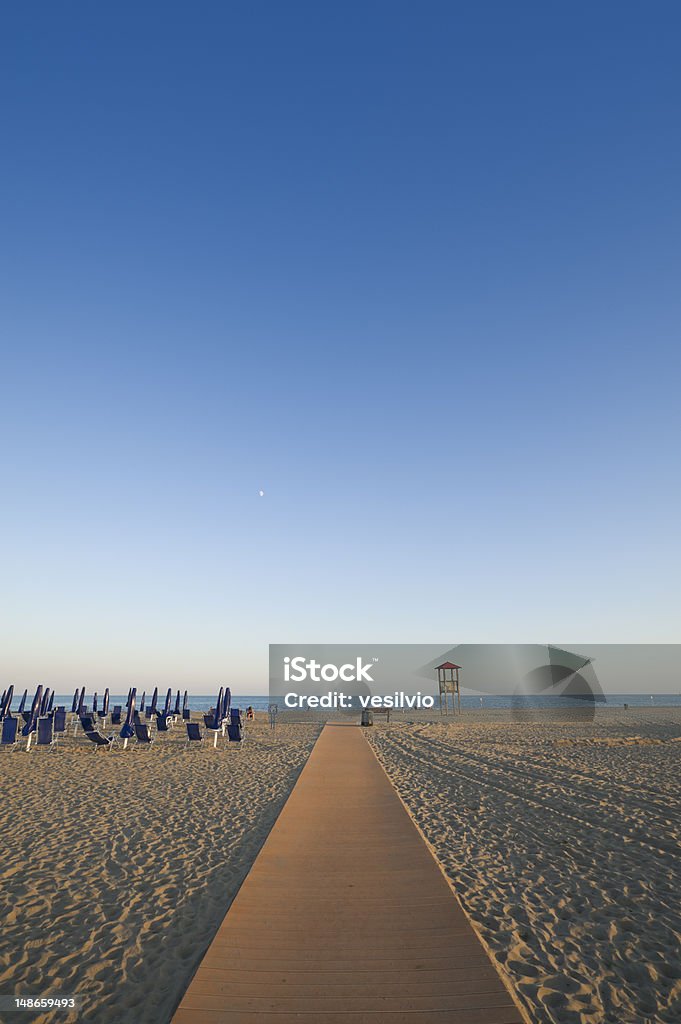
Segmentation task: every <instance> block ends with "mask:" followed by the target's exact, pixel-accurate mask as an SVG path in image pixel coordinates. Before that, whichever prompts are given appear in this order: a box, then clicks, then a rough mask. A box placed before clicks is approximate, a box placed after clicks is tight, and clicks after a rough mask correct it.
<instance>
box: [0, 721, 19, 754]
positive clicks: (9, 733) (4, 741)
mask: <svg viewBox="0 0 681 1024" xmlns="http://www.w3.org/2000/svg"><path fill="white" fill-rule="evenodd" d="M18 728H19V719H18V718H12V717H11V715H7V717H6V718H3V720H2V735H1V736H0V747H12V748H14V749H16V746H17V742H18Z"/></svg>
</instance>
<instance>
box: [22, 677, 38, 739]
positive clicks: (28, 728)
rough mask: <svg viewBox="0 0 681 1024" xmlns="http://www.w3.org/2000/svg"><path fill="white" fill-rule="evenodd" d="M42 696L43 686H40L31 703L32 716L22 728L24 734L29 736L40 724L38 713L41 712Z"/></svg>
mask: <svg viewBox="0 0 681 1024" xmlns="http://www.w3.org/2000/svg"><path fill="white" fill-rule="evenodd" d="M42 697H43V688H42V686H39V687H38V689H37V690H36V691H35V697H34V698H33V703H32V704H31V717H30V718H29V720H28V722H27V723H26V725H25V726H24V728H23V729H22V730H21V735H22V736H28V735H29V734H30V733H32V732H35V730H36V727H37V724H38V715H39V714H40V702H41V701H42Z"/></svg>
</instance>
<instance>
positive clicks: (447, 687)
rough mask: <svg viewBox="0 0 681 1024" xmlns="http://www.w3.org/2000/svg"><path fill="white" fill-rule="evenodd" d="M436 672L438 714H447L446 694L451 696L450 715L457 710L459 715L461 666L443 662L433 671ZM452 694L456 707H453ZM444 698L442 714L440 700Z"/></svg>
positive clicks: (451, 662)
mask: <svg viewBox="0 0 681 1024" xmlns="http://www.w3.org/2000/svg"><path fill="white" fill-rule="evenodd" d="M435 671H436V672H437V685H438V689H439V691H440V714H443V713H444V714H445V715H448V714H449V704H448V696H447V695H448V694H450V693H451V695H452V714H454V713H455V712H456V710H457V709H458V712H459V714H461V692H460V690H459V672H460V671H461V665H455V664H454V662H453V661H443V662H442V664H441V665H438V666H437V667H436V669H435ZM454 694H456V707H455V705H454ZM443 697H444V712H443V709H442V698H443Z"/></svg>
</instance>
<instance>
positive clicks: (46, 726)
mask: <svg viewBox="0 0 681 1024" xmlns="http://www.w3.org/2000/svg"><path fill="white" fill-rule="evenodd" d="M55 744H56V739H55V735H54V721H53V720H52V719H51V718H47V717H46V716H45V717H44V718H39V719H38V730H37V736H36V746H37V747H49V748H50V750H54V748H55ZM29 747H30V736H29V743H28V746H27V747H26V749H27V750H28V749H29Z"/></svg>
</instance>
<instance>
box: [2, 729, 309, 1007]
mask: <svg viewBox="0 0 681 1024" xmlns="http://www.w3.org/2000/svg"><path fill="white" fill-rule="evenodd" d="M71 732H72V730H71ZM318 732H319V726H318V725H304V724H302V725H301V724H298V725H295V726H294V725H286V724H282V725H278V726H277V729H276V731H275V732H274V733H271V732H270V730H269V727H268V725H267V716H266V715H259V716H258V719H257V721H256V722H255V723H247V729H246V733H247V739H246V742H245V743H244V745H243V747H241V748H237V747H236V745H235V744H231V745H227V744H224V741H222V740H221V741H220V748H219V749H218V750H217V751H216V750H213V748H212V745H210V746H209V745H208V743H209V742H210V741H208V742H207V743H206V744H205V745H204V747H203V748H201V749H195V748H192V749H189V750H185V746H184V739H185V731H184V729H183V728H182V727H181V724H180V723H178V725H177V726H176V728H175V729H174V730H172V731H170V732H169V733H168V734H167V735H161V736H160V737H159V739H158V741H157V742H155V743H154V745H153V747H152V748H151V749H134V746H133V747H131V748H130V749H128V750H126V751H122V750H120V749H119V750H114V751H113V752H111V753H108V752H97V753H93V747H92V745H91V744H90V743H88V741H87V740H86V739H85V737H77V738H75V739H74V738H73V737H72V735H69V737H67V739H66V741H65V742H64V745H63V747H62V748H61V749H59V750H58V751H57V752H49V751H47V750H36V749H33V750H31V752H30V753H28V754H26V753H24V752H19V751H16V752H13V751H7V750H3V751H1V752H0V754H1V756H2V766H1V768H0V771H1V772H2V792H3V798H2V801H1V804H0V828H1V830H2V837H3V848H2V860H1V862H0V879H1V881H2V885H1V889H0V919H1V920H2V928H1V930H0V932H1V936H2V938H1V940H0V991H2V992H3V993H15V994H18V995H31V996H40V995H58V994H64V995H80V996H82V998H83V1006H82V1009H81V1011H80V1013H78V1014H71V1015H66V1014H64V1013H63V1012H62V1013H59V1014H58V1015H57V1014H51V1015H47V1014H32V1013H25V1014H23V1016H24V1017H25V1018H26V1019H27V1020H28V1019H30V1020H32V1021H43V1020H44V1021H47V1020H57V1019H58V1020H59V1021H61V1022H64V1024H65V1022H67V1021H68V1022H71V1021H79V1022H82V1021H88V1022H89V1021H92V1022H97V1024H129V1022H132V1021H135V1022H139V1024H162V1022H165V1021H168V1020H169V1019H170V1015H171V1014H172V1012H173V1010H174V1008H175V1006H176V1005H177V1003H178V1002H179V1000H180V997H181V995H182V993H183V992H184V989H185V988H186V986H187V984H188V982H189V980H190V978H191V976H192V974H193V973H194V971H195V969H196V966H197V965H198V963H199V961H200V960H201V957H202V956H203V953H204V952H205V949H206V947H207V946H208V944H209V942H210V940H211V939H212V937H213V935H214V933H215V930H216V929H217V927H218V925H219V923H220V921H221V920H222V918H223V916H224V914H225V912H226V910H227V908H228V906H229V904H230V902H231V900H232V899H233V897H234V895H235V893H236V891H237V889H238V887H239V885H240V884H241V882H242V880H243V878H244V877H245V875H246V873H247V872H248V869H249V867H250V866H251V863H252V862H253V860H254V858H255V856H256V854H257V852H258V850H259V849H260V847H261V846H262V843H263V842H264V840H265V838H266V836H267V834H268V832H269V830H270V828H271V827H272V824H273V822H274V821H275V819H276V817H277V815H278V813H279V811H280V809H281V807H282V806H283V804H284V802H285V800H286V798H287V796H288V794H289V792H290V790H291V788H292V787H293V785H294V783H295V781H296V779H297V777H298V775H299V774H300V771H301V770H302V767H303V765H304V763H305V761H306V759H307V756H308V754H309V752H310V750H311V748H312V746H313V744H314V741H315V739H316V737H317V735H318ZM223 744H224V745H223ZM16 1017H17V1015H16V1014H15V1013H12V1014H8V1015H5V1016H3V1014H2V1012H1V1011H0V1019H2V1020H5V1019H16Z"/></svg>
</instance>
